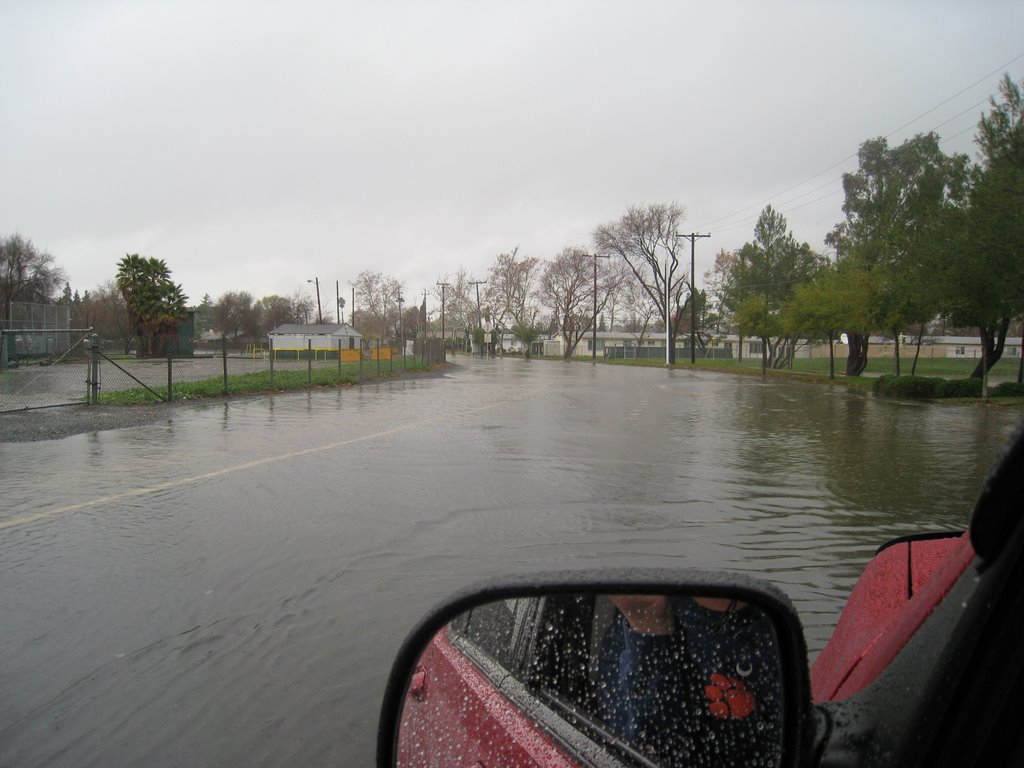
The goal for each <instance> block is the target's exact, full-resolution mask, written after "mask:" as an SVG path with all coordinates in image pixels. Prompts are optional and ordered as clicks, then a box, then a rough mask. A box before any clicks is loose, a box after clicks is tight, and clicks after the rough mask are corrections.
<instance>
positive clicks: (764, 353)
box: [761, 336, 768, 376]
mask: <svg viewBox="0 0 1024 768" xmlns="http://www.w3.org/2000/svg"><path fill="white" fill-rule="evenodd" d="M767 370H768V337H767V336H762V337H761V375H762V376H763V375H764V374H765V372H766V371H767Z"/></svg>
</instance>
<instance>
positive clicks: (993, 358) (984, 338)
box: [971, 317, 1010, 379]
mask: <svg viewBox="0 0 1024 768" xmlns="http://www.w3.org/2000/svg"><path fill="white" fill-rule="evenodd" d="M1009 328H1010V318H1008V317H1004V318H1003V319H1002V320H1001V321H1000V322H999V325H998V326H996V327H994V328H991V327H979V328H978V336H979V337H980V338H981V360H979V361H978V364H977V365H976V366H975V367H974V371H973V373H971V378H972V379H980V378H982V374H984V373H987V372H988V371H990V370H992V366H993V365H995V364H996V363H998V362H999V359H1000V358H1001V357H1002V356H1003V347H1004V346H1005V345H1006V332H1007V330H1009Z"/></svg>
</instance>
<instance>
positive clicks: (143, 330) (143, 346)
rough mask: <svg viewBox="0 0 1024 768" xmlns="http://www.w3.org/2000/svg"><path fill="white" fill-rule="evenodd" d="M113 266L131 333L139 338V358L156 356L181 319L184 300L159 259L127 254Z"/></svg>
mask: <svg viewBox="0 0 1024 768" xmlns="http://www.w3.org/2000/svg"><path fill="white" fill-rule="evenodd" d="M117 266H118V268H117V275H116V277H115V281H116V282H117V288H118V290H119V291H121V295H122V296H123V297H124V301H125V305H126V307H127V310H128V319H129V322H130V323H131V328H132V331H133V332H134V333H135V334H136V335H137V336H138V337H139V356H140V357H159V356H161V355H163V353H164V351H165V350H166V344H167V336H168V335H169V334H172V333H174V331H175V330H176V328H177V325H178V323H180V322H181V321H182V320H184V319H185V316H186V310H185V302H186V301H187V300H188V297H187V296H186V295H185V294H184V292H183V291H182V289H181V286H180V285H179V284H178V283H175V282H174V281H173V280H171V270H169V269H168V268H167V264H165V263H164V261H163V259H157V258H153V257H150V258H145V257H143V256H139V255H138V254H137V253H129V254H127V255H126V256H125V257H124V258H123V259H121V260H120V261H119V262H118V265H117Z"/></svg>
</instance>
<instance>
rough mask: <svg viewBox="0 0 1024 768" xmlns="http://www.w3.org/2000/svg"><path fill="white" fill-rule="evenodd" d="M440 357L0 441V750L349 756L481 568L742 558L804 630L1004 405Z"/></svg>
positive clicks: (70, 758) (364, 745) (918, 511)
mask: <svg viewBox="0 0 1024 768" xmlns="http://www.w3.org/2000/svg"><path fill="white" fill-rule="evenodd" d="M460 362H461V364H460V365H458V366H455V367H453V368H451V369H449V371H448V372H447V373H446V374H445V375H443V376H440V377H425V378H413V379H404V380H400V381H395V382H389V383H380V384H367V385H364V386H363V387H360V388H352V389H344V390H336V391H314V392H302V393H296V394H288V395H282V396H275V397H262V398H249V399H245V400H235V401H226V402H214V403H207V404H201V405H196V406H187V407H175V408H173V409H169V410H168V412H167V415H166V417H164V418H161V419H159V420H157V421H155V422H153V423H150V424H143V425H138V426H134V427H130V428H126V429H120V430H115V431H102V432H93V433H88V434H82V435H75V436H72V437H67V438H64V439H60V440H51V441H41V442H33V443H24V444H11V443H3V444H0V465H2V466H3V505H2V508H3V510H2V512H0V612H2V615H3V617H4V619H3V643H2V644H0V689H2V690H3V691H4V696H3V697H0V765H2V766H6V765H12V766H13V765H17V766H36V765H52V766H64V765H67V766H72V765H73V766H86V765H128V764H139V765H142V764H145V765H158V766H159V765H183V764H189V765H226V766H234V765H239V766H241V765H245V766H257V765H282V764H303V765H314V766H317V765H367V764H370V763H371V762H372V756H373V749H374V739H375V729H376V716H377V708H378V706H379V703H380V697H381V694H382V691H383V686H384V682H385V679H386V675H387V672H388V666H389V664H390V660H391V657H392V656H393V655H394V653H395V652H396V650H397V648H398V646H399V644H400V642H401V640H402V638H403V637H404V635H405V633H406V632H407V631H408V630H409V629H410V628H411V627H412V625H413V624H414V622H415V621H416V619H417V618H418V617H419V616H420V614H421V613H422V612H423V611H424V610H425V607H426V606H428V605H430V604H431V603H434V602H436V601H438V600H440V599H441V598H442V597H443V596H444V595H446V594H448V593H450V592H451V591H453V590H455V589H458V588H461V587H463V586H466V585H470V584H473V583H477V582H479V581H480V580H481V579H485V578H489V577H492V576H497V575H500V574H503V573H523V572H533V571H536V570H539V569H553V568H565V567H568V568H593V567H608V566H628V565H644V566H659V567H679V566H683V567H710V568H725V569H730V570H740V571H745V572H749V573H754V574H757V575H760V576H762V577H764V578H767V579H769V580H770V581H772V582H774V583H776V584H777V585H779V586H780V587H781V588H782V589H784V590H785V591H786V592H788V593H789V594H790V595H791V597H792V598H793V599H794V601H795V603H796V604H797V607H798V609H799V610H800V613H801V617H802V619H803V621H804V623H805V625H806V626H807V632H808V637H809V644H810V646H811V649H812V652H814V651H816V650H817V649H819V648H820V647H821V645H822V644H823V643H824V641H825V639H826V638H827V637H828V633H829V631H830V628H831V625H832V623H834V621H835V618H836V616H837V614H838V611H839V609H840V608H841V606H842V601H843V599H844V597H845V594H846V592H847V591H848V590H849V588H850V586H851V584H852V582H853V580H854V579H855V578H856V575H857V573H858V572H859V570H860V568H861V567H862V566H863V564H864V563H865V562H866V561H867V559H868V558H869V557H870V555H871V553H872V552H873V551H874V549H875V547H876V546H877V545H878V544H880V543H882V542H883V541H885V540H886V539H888V538H891V537H893V536H896V535H901V534H904V533H910V532H915V531H922V530H936V529H948V528H954V527H963V526H964V525H965V523H966V520H967V514H968V512H969V509H970V504H971V502H972V501H973V498H974V496H975V494H976V492H977V488H978V485H979V483H980V480H981V478H982V477H983V475H984V472H985V471H986V469H987V467H988V465H989V464H990V462H991V461H992V460H993V458H994V456H995V454H996V451H997V450H998V447H999V446H1000V444H1001V443H1002V442H1003V441H1004V440H1005V439H1006V437H1008V435H1009V433H1010V431H1011V430H1012V428H1013V426H1014V425H1015V423H1016V421H1017V419H1018V415H1017V414H1015V413H1013V412H1011V411H1008V410H999V409H986V408H980V407H978V408H976V407H951V406H948V405H936V404H923V403H912V404H906V403H898V402H894V401H882V400H878V401H876V400H874V399H873V398H871V397H870V396H865V395H861V394H848V393H846V392H843V391H840V390H838V389H837V390H832V389H827V388H822V387H817V386H810V385H805V384H794V383H787V382H777V381H767V382H766V381H761V380H760V379H759V378H758V377H748V376H727V375H718V374H711V373H700V372H698V373H691V372H688V371H685V370H678V371H673V372H667V371H663V370H658V369H638V368H626V367H615V366H605V365H599V366H590V365H587V364H579V363H573V364H563V363H557V362H547V361H532V362H527V361H522V360H516V359H505V360H500V359H499V360H466V359H465V358H461V359H460Z"/></svg>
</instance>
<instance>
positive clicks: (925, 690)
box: [378, 431, 1024, 768]
mask: <svg viewBox="0 0 1024 768" xmlns="http://www.w3.org/2000/svg"><path fill="white" fill-rule="evenodd" d="M1022 477H1024V436H1022V432H1021V431H1018V433H1017V435H1016V436H1015V438H1014V440H1013V441H1012V442H1011V444H1010V445H1009V446H1008V448H1007V449H1006V451H1005V452H1004V455H1003V458H1002V460H1001V461H1000V463H999V464H998V465H997V466H996V468H995V469H994V471H993V472H992V474H991V475H990V477H989V479H988V480H987V481H986V483H985V485H984V487H983V489H982V492H981V495H980V497H979V499H978V502H977V504H976V505H975V508H974V511H973V514H972V516H971V521H970V528H969V530H967V531H963V532H959V531H957V532H948V531H943V532H937V533H935V534H928V535H923V536H922V535H918V536H911V537H907V538H903V539H897V540H896V541H893V542H889V543H887V544H885V545H883V546H882V547H880V549H879V551H878V552H877V553H876V555H875V557H874V558H873V559H872V561H871V562H870V563H869V564H868V566H867V567H866V568H865V570H864V572H863V574H862V575H861V577H860V579H859V580H858V582H857V584H856V585H855V587H854V589H853V590H852V592H851V594H850V597H849V599H848V601H847V604H846V607H845V608H844V610H843V613H842V615H841V616H840V619H839V622H838V624H837V626H836V629H835V631H834V633H833V635H832V637H831V639H830V640H829V642H828V643H827V644H826V646H825V647H824V649H823V650H822V652H821V653H820V654H819V655H818V657H817V659H816V660H815V663H814V665H813V667H811V668H809V667H808V664H807V654H806V646H805V644H804V639H803V633H802V629H801V627H800V624H799V620H798V618H797V616H796V612H795V611H794V609H793V607H792V605H791V604H790V602H789V601H788V599H787V598H786V597H785V595H783V594H782V593H781V592H779V591H778V590H777V589H775V588H774V587H772V586H771V585H769V584H767V583H764V582H762V581H759V580H757V579H753V578H750V577H747V576H742V575H736V574H728V573H718V572H707V571H686V570H684V571H678V572H665V571H649V570H644V569H627V570H625V571H621V572H582V573H581V572H573V573H568V574H541V575H537V576H531V577H517V578H513V579H506V580H500V581H497V582H494V583H492V584H488V585H485V586H483V587H481V588H478V589H475V590H471V591H469V592H466V593H464V594H461V595H458V596H455V597H453V598H452V599H450V600H448V601H446V602H445V603H444V604H443V605H442V606H441V607H440V608H438V609H437V610H435V611H434V612H432V613H431V614H430V615H429V616H428V617H426V618H425V619H424V620H423V621H422V622H421V623H420V625H419V626H418V627H417V628H416V629H415V630H414V631H413V633H412V634H411V635H410V637H409V639H408V640H407V641H406V644H405V645H404V646H403V649H402V651H401V652H400V654H399V656H398V658H397V660H396V662H395V665H394V668H393V670H392V675H391V679H390V681H389V685H388V690H387V692H386V695H385V701H384V706H383V709H382V713H381V720H380V733H379V745H378V764H379V765H381V766H393V765H396V764H397V765H400V766H421V765H422V766H435V765H436V766H441V765H468V766H475V765H482V766H488V768H493V767H494V766H509V767H511V766H559V767H563V766H564V767H566V768H568V767H569V766H573V767H575V766H616V767H619V766H647V767H650V766H682V765H715V766H728V765H737V766H739V765H765V766H772V765H774V766H918V765H920V766H965V765H979V766H981V765H984V766H991V765H1024V735H1022V734H1024V730H1022V729H1021V728H1020V727H1019V722H1020V717H1019V707H1018V704H1019V702H1020V701H1021V700H1024V698H1022V694H1024V676H1022V673H1021V670H1022V666H1024V642H1021V631H1022V630H1024V589H1021V585H1024V560H1022V558H1021V552H1022V548H1024V525H1022V524H1021V517H1022V513H1024V509H1022V501H1024V483H1022V479H1021V478H1022ZM624 597H625V598H626V599H627V602H626V603H625V604H624V601H623V598H624ZM629 600H633V601H634V602H628V601H629ZM632 605H641V606H644V610H645V611H647V612H646V613H643V614H642V617H650V616H655V615H656V616H657V617H658V620H659V621H665V622H667V623H666V624H664V625H661V624H649V625H647V624H645V623H644V622H645V621H646V618H641V619H637V618H636V616H637V615H640V614H633V613H631V611H630V606H632ZM648 606H654V608H653V609H648ZM623 638H625V640H623ZM627 668H628V669H627ZM624 670H625V671H624Z"/></svg>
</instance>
